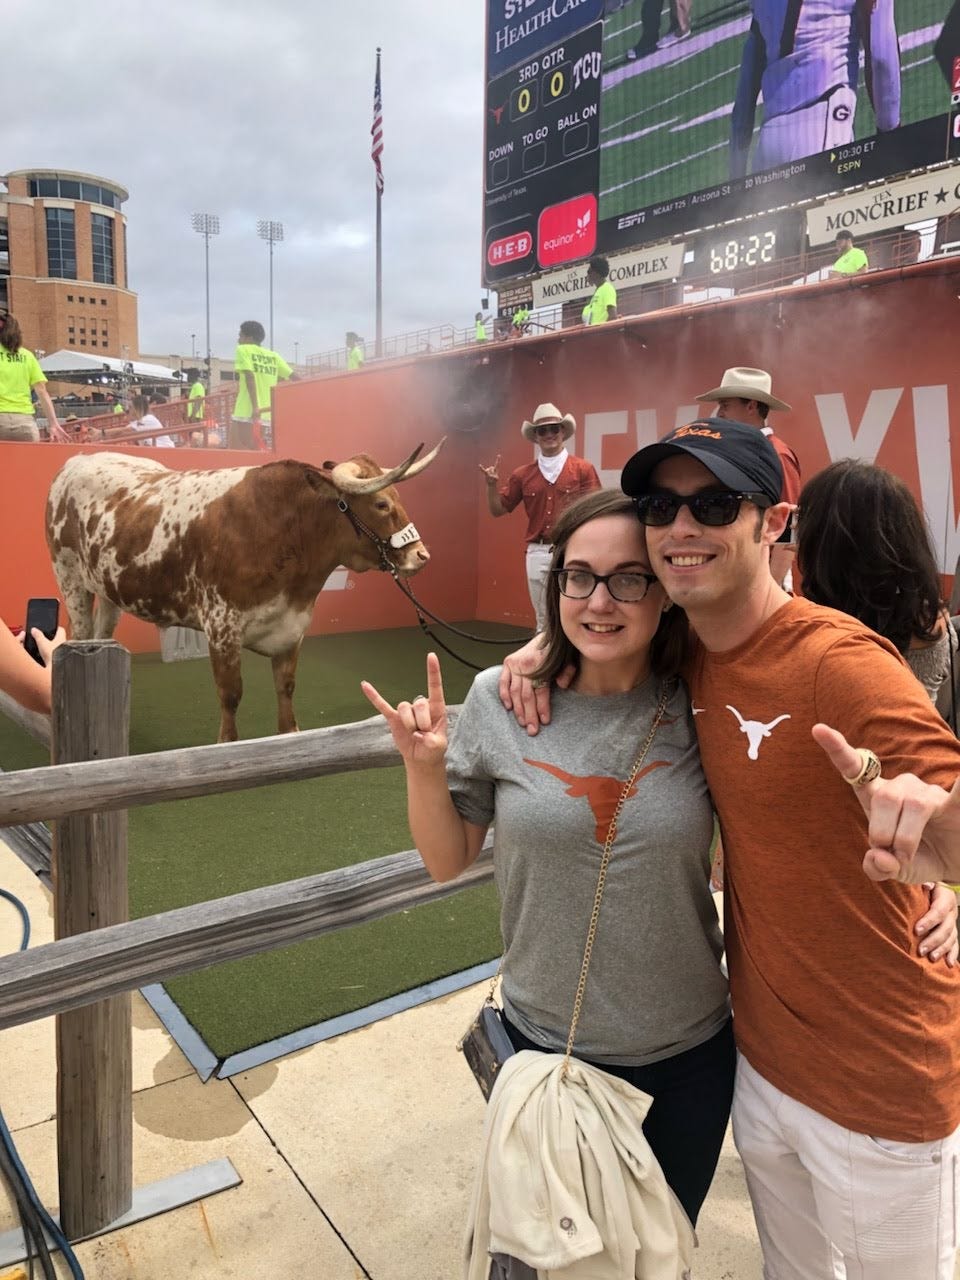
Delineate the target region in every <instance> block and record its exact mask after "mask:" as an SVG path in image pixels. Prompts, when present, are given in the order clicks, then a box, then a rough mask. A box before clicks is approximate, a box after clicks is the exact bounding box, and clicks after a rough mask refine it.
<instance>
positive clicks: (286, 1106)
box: [0, 842, 960, 1280]
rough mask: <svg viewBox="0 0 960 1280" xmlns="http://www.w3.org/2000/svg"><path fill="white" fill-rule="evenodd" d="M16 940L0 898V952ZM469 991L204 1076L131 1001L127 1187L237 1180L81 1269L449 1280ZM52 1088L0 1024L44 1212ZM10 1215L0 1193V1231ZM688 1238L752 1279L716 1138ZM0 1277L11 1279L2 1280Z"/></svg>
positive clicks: (121, 1273) (29, 1045)
mask: <svg viewBox="0 0 960 1280" xmlns="http://www.w3.org/2000/svg"><path fill="white" fill-rule="evenodd" d="M0 885H2V886H3V887H4V888H5V889H7V890H8V891H9V892H12V893H14V894H16V895H17V897H19V898H20V899H21V900H22V901H23V902H24V903H25V904H26V906H27V908H28V910H29V912H30V917H31V923H32V927H33V941H34V942H35V943H41V942H44V941H48V940H49V939H50V938H51V937H52V920H51V914H50V901H49V896H48V894H47V893H46V890H45V889H44V888H43V887H42V886H41V885H40V884H39V882H38V881H37V880H36V879H35V878H34V876H33V875H32V873H31V872H30V871H28V870H27V868H26V867H24V866H23V864H22V863H21V862H20V861H19V859H18V858H17V857H16V856H15V855H14V854H13V853H12V852H11V851H10V850H9V849H8V848H7V847H6V846H5V845H3V844H2V842H0ZM18 939H19V928H18V922H17V917H16V915H15V913H14V912H13V909H12V908H11V907H10V906H9V904H7V903H6V902H4V901H2V900H0V950H3V951H9V950H12V949H13V948H14V947H15V946H16V945H17V941H18ZM484 985H485V984H484ZM482 993H483V987H474V988H471V989H468V990H465V991H461V992H457V993H456V994H454V995H451V996H448V997H445V998H443V999H440V1000H435V1001H433V1002H431V1003H430V1004H427V1005H423V1006H421V1007H420V1008H417V1009H413V1010H410V1011H409V1012H406V1013H402V1014H399V1015H397V1016H395V1017H392V1018H389V1019H386V1020H384V1021H382V1022H379V1023H377V1024H375V1025H373V1026H371V1027H366V1028H363V1029H362V1030H359V1031H355V1032H353V1033H351V1034H349V1035H345V1036H341V1037H339V1038H338V1039H335V1040H330V1041H327V1042H325V1043H323V1044H319V1045H315V1046H313V1047H312V1048H309V1049H305V1050H303V1051H302V1052H300V1053H297V1054H293V1055H291V1056H290V1057H288V1058H284V1059H282V1060H280V1061H278V1062H275V1063H271V1064H268V1065H266V1066H262V1067H258V1068H257V1069H256V1070H253V1071H250V1072H247V1073H246V1074H243V1075H240V1076H236V1077H234V1078H233V1079H232V1080H229V1081H218V1080H211V1081H209V1082H208V1083H207V1084H201V1083H200V1082H199V1080H198V1079H197V1077H196V1075H195V1074H194V1072H193V1070H192V1068H191V1067H190V1065H189V1063H188V1062H187V1061H186V1059H185V1058H184V1057H183V1055H182V1054H181V1053H180V1051H179V1049H178V1048H177V1046H176V1045H175V1044H174V1042H173V1041H172V1040H171V1039H170V1037H169V1035H168V1034H167V1032H166V1031H165V1030H164V1028H163V1027H162V1026H161V1025H160V1023H159V1022H158V1021H157V1019H156V1017H155V1015H154V1014H153V1011H152V1010H151V1009H150V1008H149V1006H148V1005H147V1004H146V1003H145V1002H144V1001H143V1000H142V999H141V997H140V996H139V995H135V996H134V1001H133V1087H134V1106H133V1117H134V1186H135V1187H142V1186H144V1185H145V1184H147V1183H150V1182H153V1181H156V1180H157V1179H160V1178H165V1177H168V1176H170V1175H172V1174H176V1173H182V1172H184V1171H187V1170H189V1169H192V1168H194V1167H196V1166H198V1165H201V1164H205V1163H206V1162H208V1161H211V1160H216V1159H219V1158H221V1157H227V1158H229V1159H230V1160H231V1161H232V1163H233V1165H234V1167H235V1168H236V1170H237V1172H238V1173H239V1175H240V1177H241V1178H242V1179H243V1182H242V1185H240V1186H238V1187H235V1188H233V1189H231V1190H228V1191H223V1192H220V1193H218V1194H216V1195H213V1196H210V1197H208V1198H206V1199H204V1200H201V1201H198V1202H196V1203H194V1204H190V1205H186V1206H184V1207H183V1208H180V1209H175V1210H172V1211H171V1212H169V1213H166V1214H163V1215H162V1216H159V1217H155V1218H152V1219H149V1220H147V1221H144V1222H141V1223H137V1224H135V1225H133V1226H130V1227H125V1228H123V1229H122V1230H119V1231H116V1232H113V1233H111V1234H108V1235H105V1236H102V1237H100V1238H99V1239H95V1240H90V1241H87V1242H86V1243H84V1244H80V1245H79V1246H77V1249H76V1252H77V1256H78V1258H79V1261H80V1264H81V1266H82V1267H83V1269H84V1272H85V1275H86V1276H87V1278H88V1280H168V1278H169V1277H171V1276H184V1277H187V1276H188V1277H190V1280H215V1278H216V1280H220V1278H224V1277H232V1278H235V1280H249V1277H251V1276H254V1275H257V1276H269V1277H271V1278H277V1280H279V1278H280V1277H284V1278H286V1277H290V1278H291V1280H292V1278H294V1277H295V1278H296V1280H359V1278H362V1277H369V1280H457V1278H458V1277H459V1276H460V1274H461V1270H460V1246H461V1238H462V1232H463V1224H464V1221H465V1215H466V1209H467V1204H468V1200H469V1195H470V1189H471V1183H472V1178H473V1170H474V1162H475V1158H476V1154H477V1148H478V1140H479V1135H480V1127H481V1124H482V1118H483V1101H482V1098H481V1096H480V1093H479V1090H478V1089H477V1087H476V1085H475V1084H474V1082H473V1078H472V1077H471V1075H470V1072H469V1070H468V1069H467V1067H466V1065H465V1063H464V1062H463V1060H462V1058H461V1057H460V1055H459V1054H458V1053H457V1052H456V1051H455V1048H454V1046H455V1044H456V1041H457V1039H458V1037H459V1035H460V1033H461V1032H462V1030H463V1028H464V1027H465V1026H466V1024H467V1022H468V1021H469V1019H470V1017H471V1015H472V1014H473V1013H474V1011H475V1009H476V1008H477V1006H478V1005H479V1002H480V1000H481V998H482ZM55 1096H56V1095H55V1054H54V1027H53V1020H52V1019H48V1020H45V1021H43V1022H37V1023H31V1024H29V1025H27V1026H23V1027H16V1028H13V1029H12V1030H9V1031H4V1032H0V1109H2V1111H3V1114H4V1117H5V1118H6V1121H7V1124H8V1125H9V1127H10V1129H11V1131H12V1132H13V1136H14V1141H15V1142H16V1144H17V1147H18V1150H19V1152H20V1155H21V1158H22V1160H23V1162H24V1164H25V1165H26V1167H27V1169H28V1170H29V1171H30V1173H31V1176H32V1177H33V1181H34V1183H35V1185H36V1187H37V1190H38V1193H39V1195H40V1197H41V1198H42V1199H43V1201H44V1203H45V1204H46V1205H47V1207H48V1208H49V1207H53V1206H55V1204H56V1198H57V1177H56V1125H55V1119H54V1116H55ZM17 1225H18V1224H17V1221H16V1216H15V1212H14V1210H13V1208H12V1206H11V1205H10V1204H9V1202H8V1199H7V1197H6V1195H5V1194H4V1193H2V1192H0V1234H2V1233H3V1232H6V1231H9V1230H12V1229H13V1228H14V1227H15V1226H17ZM699 1237H700V1249H699V1252H698V1257H697V1262H696V1265H695V1271H694V1274H695V1277H696V1280H759V1277H760V1261H759V1250H758V1247H757V1241H756V1234H755V1231H754V1226H753V1218H752V1215H751V1212H750V1206H749V1202H748V1200H747V1195H746V1189H745V1186H744V1182H743V1174H742V1171H741V1168H740V1163H739V1160H738V1159H737V1156H736V1153H735V1152H734V1150H733V1146H732V1143H731V1142H730V1140H729V1136H728V1140H727V1144H726V1146H725V1148H724V1152H723V1156H722V1158H721V1162H720V1167H719V1169H718V1172H717V1176H716V1180H715V1181H714V1184H713V1188H712V1190H711V1192H710V1196H709V1198H708V1200H707V1203H706V1206H705V1208H704V1212H703V1214H702V1216H701V1219H700V1224H699ZM60 1273H61V1274H62V1275H64V1276H65V1275H67V1269H66V1267H65V1265H63V1263H62V1262H61V1263H60ZM7 1274H11V1275H12V1274H16V1272H15V1271H13V1272H12V1273H2V1274H0V1280H5V1277H6V1276H7ZM958 1280H960V1271H958Z"/></svg>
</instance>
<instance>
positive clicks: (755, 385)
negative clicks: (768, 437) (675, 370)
mask: <svg viewBox="0 0 960 1280" xmlns="http://www.w3.org/2000/svg"><path fill="white" fill-rule="evenodd" d="M772 385H773V380H772V379H771V377H770V375H769V373H767V372H766V371H765V370H763V369H744V368H740V367H737V368H733V369H728V370H727V371H726V373H725V374H724V375H723V382H722V383H721V384H720V386H719V387H714V389H713V390H712V391H704V393H703V395H702V396H697V397H696V399H697V400H702V401H705V400H727V399H730V400H759V401H760V403H761V404H765V405H767V406H768V407H769V408H771V409H789V408H790V406H789V405H788V404H787V403H786V401H784V400H778V399H777V397H776V396H775V395H772V394H771V392H770V387H771V386H772Z"/></svg>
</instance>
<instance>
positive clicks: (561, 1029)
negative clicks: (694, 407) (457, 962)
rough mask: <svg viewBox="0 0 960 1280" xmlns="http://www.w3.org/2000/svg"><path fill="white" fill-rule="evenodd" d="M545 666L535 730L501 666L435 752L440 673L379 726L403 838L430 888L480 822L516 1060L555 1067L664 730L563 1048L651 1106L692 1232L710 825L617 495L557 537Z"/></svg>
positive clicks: (462, 864)
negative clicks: (544, 698)
mask: <svg viewBox="0 0 960 1280" xmlns="http://www.w3.org/2000/svg"><path fill="white" fill-rule="evenodd" d="M554 536H555V539H556V545H555V550H554V556H553V567H552V572H551V575H550V581H549V584H548V588H547V600H546V607H547V628H546V632H545V638H546V649H545V654H544V662H543V666H542V668H541V671H540V672H539V676H538V678H539V679H541V680H552V679H553V678H554V677H555V676H556V675H557V674H558V673H559V672H560V671H561V670H563V669H564V667H566V666H567V665H568V664H570V663H572V664H573V665H574V666H575V667H576V671H577V674H576V676H575V678H574V680H573V683H572V685H571V687H570V688H569V689H567V690H561V689H554V691H553V695H552V708H553V714H552V719H551V723H550V725H549V726H547V727H545V728H544V729H543V730H542V731H541V733H540V734H539V735H538V736H537V737H536V738H530V737H528V736H527V734H526V732H525V731H524V730H523V729H522V728H521V727H520V726H518V725H517V723H516V721H515V720H514V719H513V717H511V716H507V715H505V714H504V711H503V707H502V705H501V703H500V700H499V697H498V695H497V679H498V676H499V668H494V669H491V670H489V671H485V672H483V673H481V675H479V676H478V677H477V679H476V681H475V682H474V685H473V688H472V689H471V691H470V693H469V695H468V697H467V700H466V702H465V703H464V707H463V711H462V712H461V714H460V717H459V718H458V720H457V724H456V727H455V729H454V731H453V734H452V736H451V741H450V743H449V745H448V743H447V713H446V705H445V703H444V699H443V686H442V682H441V677H440V665H439V662H438V661H437V658H436V656H435V655H433V654H431V655H430V656H429V657H428V659H427V688H428V693H429V696H428V697H426V698H419V699H417V700H415V701H414V702H413V703H409V702H401V703H400V704H399V706H398V707H396V708H393V707H391V706H390V705H389V704H388V703H387V702H386V701H385V700H384V699H383V698H381V697H380V695H379V694H378V693H377V692H376V690H375V689H373V688H372V687H371V686H370V685H369V684H364V686H363V689H364V692H365V693H366V695H367V697H368V698H369V699H370V701H371V702H372V703H373V705H374V706H375V707H376V708H377V709H378V710H379V711H380V712H382V714H383V715H384V717H385V718H386V719H387V721H388V723H389V725H390V728H391V730H392V732H393V736H394V741H395V742H396V744H397V747H398V749H399V751H400V753H401V755H402V756H403V761H404V765H405V767H406V773H407V790H408V802H409V817H410V827H411V832H412V834H413V839H414V842H415V844H416V846H417V848H418V849H419V851H420V853H421V856H422V857H423V860H424V863H425V864H426V866H427V868H428V870H429V871H430V874H431V875H432V876H433V877H434V879H436V880H440V881H443V880H451V879H454V878H455V877H456V876H458V875H460V874H461V873H462V872H463V871H465V870H466V868H467V867H468V866H470V864H471V863H472V862H473V860H474V859H475V858H476V857H477V855H478V853H479V852H480V847H481V845H482V844H483V840H484V837H485V835H486V833H487V829H488V827H489V826H490V825H491V823H494V822H495V824H496V825H495V831H494V868H495V876H496V882H497V887H498V890H499V892H500V899H501V929H502V933H503V942H504V959H503V1004H504V1014H505V1019H506V1023H507V1029H508V1031H509V1033H510V1036H511V1039H512V1040H513V1042H514V1044H515V1046H516V1047H517V1048H518V1049H522V1048H533V1049H546V1050H550V1051H560V1052H562V1051H563V1049H564V1046H565V1044H566V1040H567V1034H568V1032H569V1028H570V1021H571V1013H572V1009H573V998H574V993H575V991H576V987H577V979H578V976H579V972H580V966H581V962H582V959H583V950H584V943H585V941H586V937H587V930H588V925H589V919H590V912H591V908H592V906H593V901H594V895H595V892H596V887H597V874H598V870H599V865H600V858H601V854H602V850H603V845H604V842H605V840H606V837H607V830H608V826H609V823H610V820H611V818H612V815H613V810H614V806H615V804H616V802H617V799H618V797H619V794H620V792H621V790H622V788H623V785H624V782H625V781H626V779H627V778H628V777H629V776H630V773H631V769H632V767H633V764H634V761H635V760H636V758H637V755H638V752H639V750H640V747H641V745H642V743H643V742H644V740H645V739H646V737H647V735H648V733H649V731H650V728H651V725H652V723H653V720H654V717H655V715H656V713H657V710H658V707H659V705H660V702H661V699H662V698H663V699H665V707H664V711H663V715H662V719H661V720H660V723H659V725H658V727H657V729H656V733H655V734H654V736H653V739H652V741H651V743H650V746H649V749H648V751H647V754H646V757H645V759H644V762H643V766H642V768H641V769H640V772H639V774H638V777H637V780H636V783H635V785H634V787H633V789H632V791H631V792H630V795H629V797H628V799H627V800H626V802H625V804H624V806H623V809H622V812H621V814H620V818H619V822H618V829H617V833H616V838H615V840H614V843H613V849H612V857H611V861H610V866H609V870H608V873H607V879H606V885H605V889H604V896H603V903H602V907H601V911H600V918H599V923H598V927H597V934H596V941H595V944H594V948H593V953H592V957H591V961H590V971H589V976H588V980H587V986H586V992H585V996H584V1001H583V1009H582V1013H581V1017H580V1021H579V1024H578V1027H577V1037H576V1044H575V1047H574V1053H575V1054H576V1056H578V1057H581V1058H583V1059H585V1060H587V1061H589V1062H592V1063H594V1064H596V1065H598V1066H600V1067H602V1068H603V1069H604V1070H605V1071H608V1072H610V1073H611V1074H614V1075H616V1076H619V1077H621V1078H623V1079H626V1080H628V1081H629V1082H630V1083H631V1084H633V1085H635V1086H636V1087H637V1088H640V1089H642V1090H643V1091H644V1092H646V1093H649V1094H650V1095H651V1096H652V1097H653V1099H654V1101H653V1105H652V1106H651V1108H650V1111H649V1113H648V1115H647V1118H646V1121H645V1123H644V1133H645V1135H646V1137H647V1140H648V1141H649V1143H650V1145H651V1147H652V1148H653V1151H654V1153H655V1154H656V1156H657V1158H658V1160H659V1161H660V1164H661V1166H662V1168H663V1171H664V1174H665V1176H666V1178H667V1181H668V1182H669V1184H670V1186H671V1187H672V1188H673V1190H674V1192H675V1193H676V1195H677V1197H678V1198H679V1200H680V1202H681V1203H682V1205H683V1207H684V1209H685V1210H686V1211H687V1214H688V1215H689V1217H690V1219H691V1221H692V1222H694V1223H695V1222H696V1218H697V1213H698V1211H699V1209H700V1206H701V1204H702V1202H703V1199H704V1197H705V1196H706V1193H707V1190H708V1188H709V1186H710V1181H711V1179H712V1177H713V1173H714V1170H715V1168H716V1163H717V1159H718V1157H719V1153H720V1146H721V1143H722V1141H723V1135H724V1132H725V1129H726V1124H727V1116H728V1112H729V1107H730V1099H731V1095H732V1090H733V1075H734V1066H735V1055H734V1047H733V1036H732V1032H731V1028H730V1015H729V1006H728V997H727V985H726V981H725V979H724V976H723V974H722V972H721V969H720V958H721V953H722V949H723V947H722V939H721V934H720V928H719V924H718V920H717V914H716V911H715V909H714V906H713V901H712V897H711V893H710V887H709V874H710V846H711V841H712V837H713V810H712V806H711V802H710V797H709V795H708V793H707V787H706V782H705V780H704V777H703V773H702V771H701V769H700V760H699V755H698V752H697V747H696V736H695V734H694V730H693V719H692V715H691V710H690V706H689V702H688V700H687V695H686V692H685V690H684V688H683V686H682V684H680V682H679V681H678V680H677V678H676V673H677V670H678V668H679V665H680V662H681V659H682V656H683V653H684V651H685V648H686V636H687V632H686V619H685V617H684V615H683V614H682V613H681V612H680V611H679V610H673V609H671V608H670V603H669V601H668V600H667V598H666V596H665V594H664V592H663V589H662V588H661V587H660V584H659V583H658V582H657V581H656V579H655V578H654V576H653V574H652V573H651V572H650V563H649V560H648V559H647V553H646V547H645V543H644V535H643V529H642V527H641V526H640V524H639V523H638V521H637V518H636V515H635V513H634V510H633V506H632V504H631V502H630V500H629V499H628V498H625V497H624V496H623V494H621V493H615V492H606V491H600V492H598V493H594V494H590V495H589V496H587V497H585V498H583V499H581V500H580V501H579V502H577V503H575V504H574V505H573V506H571V507H570V508H569V509H568V510H567V511H566V512H565V513H564V515H563V516H562V517H561V519H560V521H559V522H558V524H557V526H556V530H555V535H554Z"/></svg>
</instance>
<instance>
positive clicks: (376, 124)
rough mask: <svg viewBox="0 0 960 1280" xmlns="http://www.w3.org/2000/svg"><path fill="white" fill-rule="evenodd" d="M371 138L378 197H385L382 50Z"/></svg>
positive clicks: (376, 79) (374, 97)
mask: <svg viewBox="0 0 960 1280" xmlns="http://www.w3.org/2000/svg"><path fill="white" fill-rule="evenodd" d="M370 136H371V138H372V139H373V142H372V144H371V146H370V155H371V157H372V159H373V167H374V168H375V169H376V171H377V195H381V196H382V195H383V165H382V164H381V162H380V157H381V156H382V155H383V100H382V99H381V97H380V50H379V49H378V50H377V74H376V77H375V79H374V81H373V125H372V126H371V128H370Z"/></svg>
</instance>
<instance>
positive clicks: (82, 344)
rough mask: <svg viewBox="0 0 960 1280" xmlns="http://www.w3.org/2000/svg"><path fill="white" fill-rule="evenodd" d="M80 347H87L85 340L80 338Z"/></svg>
mask: <svg viewBox="0 0 960 1280" xmlns="http://www.w3.org/2000/svg"><path fill="white" fill-rule="evenodd" d="M80 345H81V347H85V346H86V345H87V340H86V338H81V339H80Z"/></svg>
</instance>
